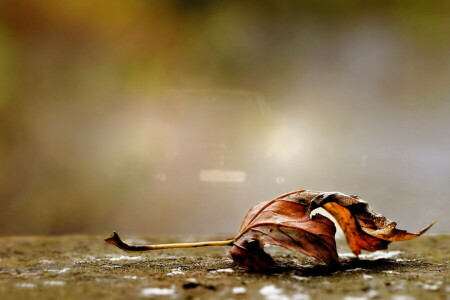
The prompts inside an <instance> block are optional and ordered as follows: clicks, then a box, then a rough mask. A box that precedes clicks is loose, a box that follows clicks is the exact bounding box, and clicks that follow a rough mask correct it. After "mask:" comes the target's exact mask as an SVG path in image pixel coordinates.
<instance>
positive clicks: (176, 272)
mask: <svg viewBox="0 0 450 300" xmlns="http://www.w3.org/2000/svg"><path fill="white" fill-rule="evenodd" d="M166 275H167V276H175V275H184V272H183V271H181V268H176V269H172V270H171V271H170V272H169V273H167V274H166Z"/></svg>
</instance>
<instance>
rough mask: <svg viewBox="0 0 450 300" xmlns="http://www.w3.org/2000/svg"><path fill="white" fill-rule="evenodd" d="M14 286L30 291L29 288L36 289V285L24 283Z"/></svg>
mask: <svg viewBox="0 0 450 300" xmlns="http://www.w3.org/2000/svg"><path fill="white" fill-rule="evenodd" d="M16 286H17V287H22V288H27V289H30V288H35V287H36V284H34V283H26V282H24V283H17V284H16Z"/></svg>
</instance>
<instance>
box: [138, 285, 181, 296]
mask: <svg viewBox="0 0 450 300" xmlns="http://www.w3.org/2000/svg"><path fill="white" fill-rule="evenodd" d="M173 294H175V287H174V286H172V287H171V288H170V289H168V288H145V289H142V290H141V296H144V297H149V296H170V295H173Z"/></svg>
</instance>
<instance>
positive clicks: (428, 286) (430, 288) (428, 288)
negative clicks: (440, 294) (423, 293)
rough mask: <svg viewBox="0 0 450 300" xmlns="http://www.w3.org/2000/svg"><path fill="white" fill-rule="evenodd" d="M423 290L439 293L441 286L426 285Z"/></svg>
mask: <svg viewBox="0 0 450 300" xmlns="http://www.w3.org/2000/svg"><path fill="white" fill-rule="evenodd" d="M422 288H423V289H424V290H427V291H439V290H440V288H441V286H440V285H437V284H424V285H423V286H422Z"/></svg>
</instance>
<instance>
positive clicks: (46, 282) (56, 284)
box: [42, 280, 66, 286]
mask: <svg viewBox="0 0 450 300" xmlns="http://www.w3.org/2000/svg"><path fill="white" fill-rule="evenodd" d="M42 283H43V284H44V285H51V286H61V285H65V284H66V283H65V282H64V281H58V280H47V281H44V282H42Z"/></svg>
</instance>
